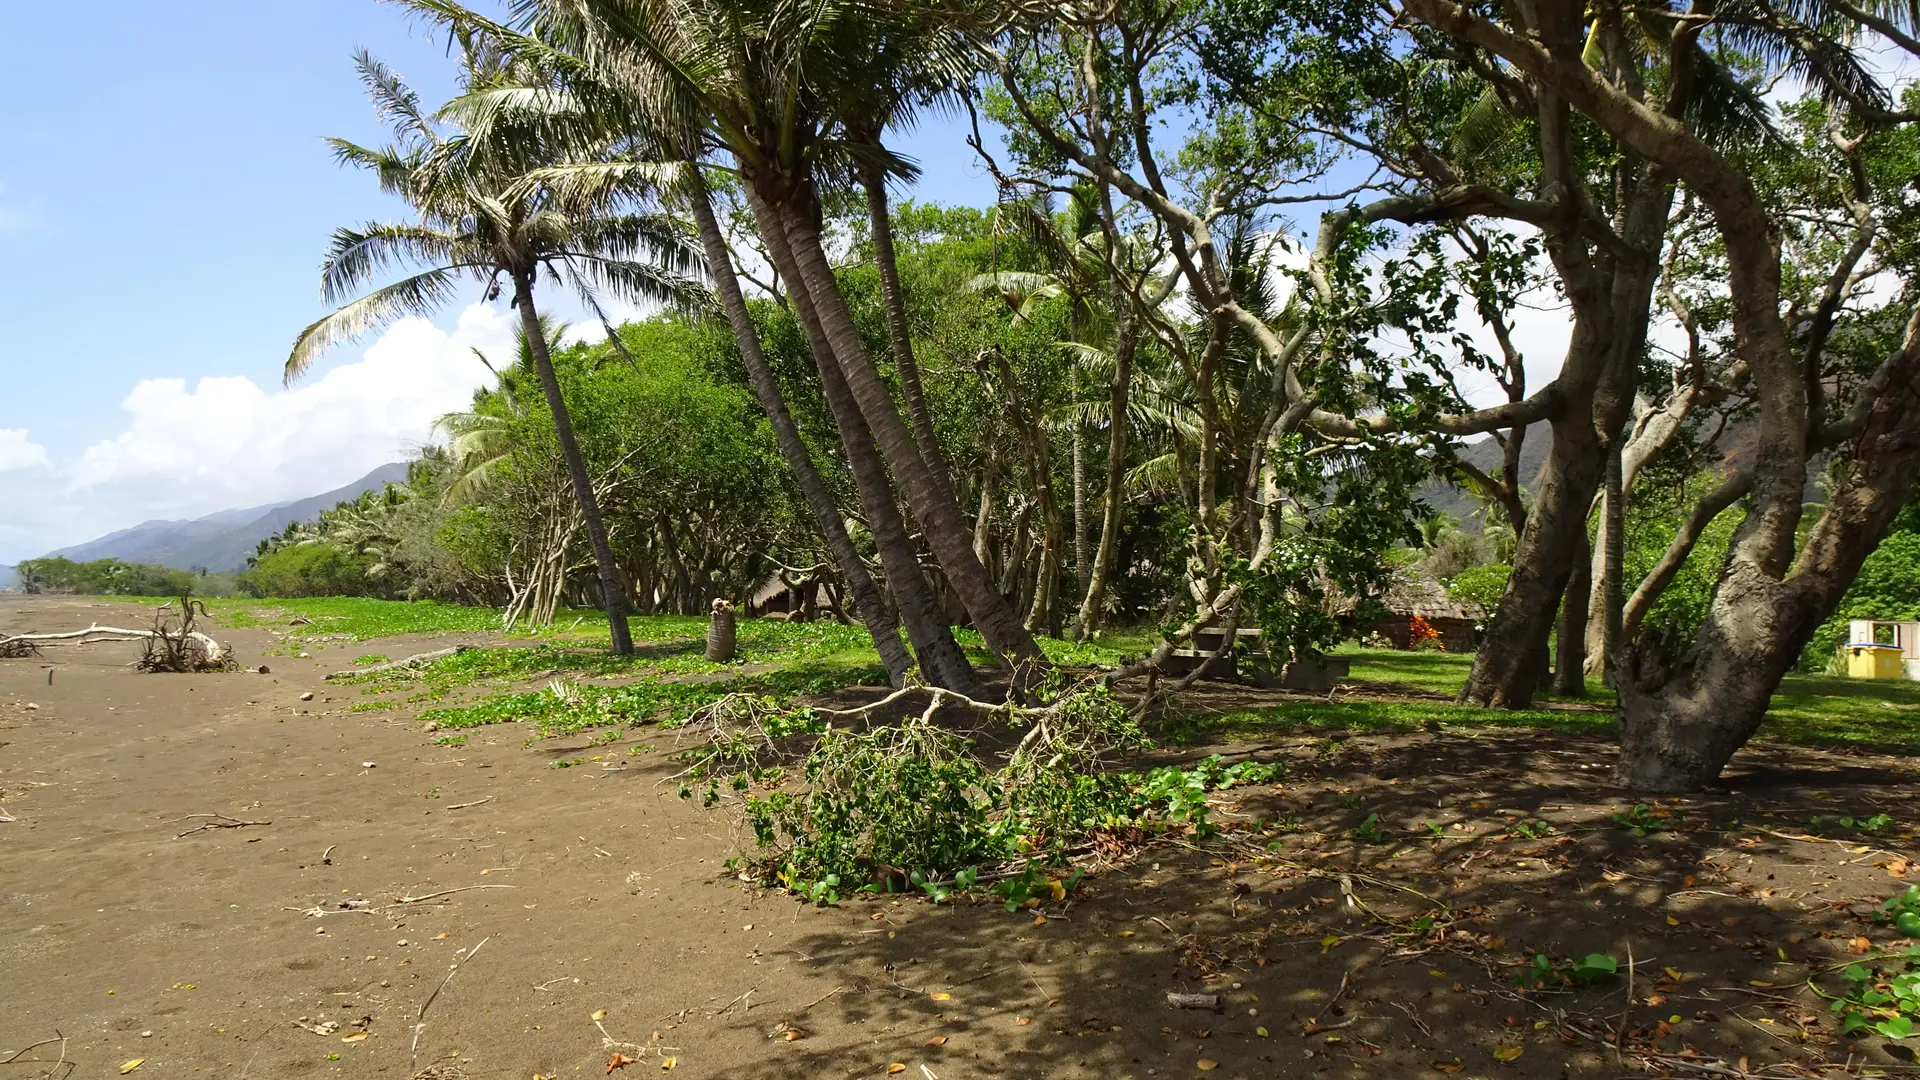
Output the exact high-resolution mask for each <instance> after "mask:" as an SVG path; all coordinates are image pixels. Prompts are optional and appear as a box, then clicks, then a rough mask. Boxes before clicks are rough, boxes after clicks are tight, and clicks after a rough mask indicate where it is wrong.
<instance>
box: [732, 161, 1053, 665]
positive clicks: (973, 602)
mask: <svg viewBox="0 0 1920 1080" xmlns="http://www.w3.org/2000/svg"><path fill="white" fill-rule="evenodd" d="M816 209H817V208H816V207H815V206H814V205H813V202H812V199H811V197H810V196H809V197H808V198H807V199H806V200H805V202H804V203H803V204H799V205H796V204H795V203H793V202H789V203H788V204H787V205H785V206H781V207H778V208H776V213H777V214H778V218H776V219H775V220H773V221H770V222H768V223H767V224H766V226H763V229H764V231H766V232H772V231H774V230H775V229H777V227H778V225H779V224H780V223H781V222H780V220H779V219H784V224H785V227H786V240H787V242H788V244H789V246H790V249H791V256H792V258H793V259H794V260H795V262H796V263H797V269H798V271H799V276H798V277H797V278H793V279H791V280H792V281H793V282H794V283H795V285H796V286H798V287H796V288H793V289H792V291H793V292H795V293H798V292H800V291H801V290H802V289H804V291H805V292H806V293H807V294H808V295H809V296H810V297H811V298H812V300H813V305H814V308H815V310H816V311H817V312H818V314H819V318H820V323H821V327H822V329H823V330H824V331H825V333H826V336H827V338H828V339H829V341H830V342H831V345H832V354H831V355H832V357H833V358H835V359H837V360H838V361H839V365H840V370H841V372H842V374H844V375H845V376H846V381H847V385H848V386H849V388H850V389H851V390H852V391H853V396H854V398H855V400H856V401H857V402H858V403H859V406H860V412H861V414H862V415H863V416H864V417H865V418H866V421H867V424H868V426H869V427H870V428H871V429H872V431H873V436H874V439H875V441H877V442H878V443H879V446H880V450H881V451H882V452H883V453H884V454H885V455H886V462H887V465H888V466H889V467H891V468H892V470H893V474H894V476H895V477H896V478H897V479H898V480H899V481H900V486H901V488H902V490H903V491H904V492H905V494H906V496H907V502H908V503H909V505H911V506H912V508H913V513H914V517H915V518H917V519H919V522H920V527H921V529H922V531H923V532H924V533H925V535H926V538H927V543H928V545H929V546H931V547H932V548H933V553H934V557H935V558H937V559H939V560H940V565H941V567H942V568H943V569H944V570H945V571H946V574H947V580H948V581H949V582H950V583H951V584H952V585H953V589H954V591H955V592H956V593H958V594H959V596H960V601H961V603H963V604H965V605H966V608H967V613H968V614H969V615H970V616H972V618H973V625H974V628H975V629H977V630H979V631H980V636H981V637H982V638H984V639H986V643H987V647H988V648H990V649H992V650H993V651H994V652H995V653H997V654H999V655H1000V656H1001V657H1003V658H1005V659H1006V660H1007V661H1008V662H1009V663H1011V664H1014V665H1023V664H1030V663H1032V664H1037V663H1041V662H1043V661H1044V659H1045V658H1044V657H1043V655H1042V654H1041V652H1040V646H1039V645H1038V644H1037V643H1036V642H1035V641H1034V639H1033V635H1032V634H1031V633H1029V632H1028V631H1027V629H1026V627H1025V626H1023V625H1021V622H1020V617H1019V616H1018V615H1017V614H1015V613H1014V611H1013V609H1012V608H1011V607H1009V606H1008V605H1007V602H1006V600H1005V599H1004V598H1003V597H1001V595H1000V594H999V593H998V592H997V591H995V589H994V587H993V582H992V581H990V580H988V578H987V572H986V569H985V568H984V567H982V566H981V565H980V560H979V559H977V558H975V557H974V554H973V546H972V544H971V542H970V539H969V537H968V536H967V527H966V522H965V521H964V520H963V519H962V517H961V514H960V507H959V504H958V503H956V502H955V501H954V499H953V494H952V491H951V490H950V489H948V488H947V487H946V486H944V485H942V484H941V483H940V482H939V481H938V480H937V479H936V478H935V477H934V475H933V473H932V472H931V471H930V470H928V468H927V465H926V462H925V461H924V460H922V459H921V457H920V454H919V452H918V450H917V448H916V447H915V446H914V442H913V436H912V434H911V433H910V432H908V430H907V425H906V423H905V422H904V421H902V420H901V419H900V410H899V408H898V407H897V406H896V405H895V404H894V401H893V395H892V393H891V392H889V391H888V389H887V385H886V383H885V382H883V381H881V379H880V373H879V372H878V371H877V370H876V369H875V368H874V366H873V361H872V359H871V358H870V357H868V355H867V349H866V345H865V343H864V342H862V341H861V339H860V331H859V328H858V327H857V326H855V325H854V322H853V316H852V315H851V314H850V313H849V312H848V310H847V305H846V299H845V297H843V296H842V295H841V293H840V285H839V282H838V281H837V280H835V279H834V276H833V267H832V266H831V265H830V264H829V263H828V262H827V256H826V251H825V249H824V248H823V247H822V246H821V241H820V227H819V225H818V223H817V222H816V221H815V220H814V213H815V210H816Z"/></svg>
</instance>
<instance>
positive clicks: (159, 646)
mask: <svg viewBox="0 0 1920 1080" xmlns="http://www.w3.org/2000/svg"><path fill="white" fill-rule="evenodd" d="M103 641H138V642H141V643H142V644H144V645H146V646H147V653H146V655H145V656H144V657H142V658H141V661H140V664H141V667H142V668H143V669H144V670H149V671H169V670H173V671H225V670H228V669H230V668H232V667H233V666H234V660H233V650H232V649H229V648H228V647H227V646H225V645H222V644H221V643H220V642H218V641H215V640H214V639H213V638H211V637H208V636H207V635H206V634H203V633H201V632H200V631H198V630H174V629H171V628H169V627H165V626H161V627H157V628H155V629H152V630H128V629H126V628H124V627H119V626H101V625H100V624H98V623H95V624H93V625H92V626H89V627H87V628H86V629H85V630H68V631H65V632H63V633H57V634H14V635H12V636H11V637H0V658H16V659H17V658H19V657H24V656H28V655H32V654H34V653H37V652H38V651H39V650H40V647H41V646H43V645H92V644H95V643H98V642H103ZM169 658H177V659H178V661H179V663H180V665H181V666H179V667H172V666H169V664H168V663H167V660H168V659H169Z"/></svg>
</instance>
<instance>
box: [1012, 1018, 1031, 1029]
mask: <svg viewBox="0 0 1920 1080" xmlns="http://www.w3.org/2000/svg"><path fill="white" fill-rule="evenodd" d="M1031 1023H1033V1018H1032V1017H1029V1016H1019V1017H1015V1018H1014V1021H1013V1026H1014V1027H1026V1026H1027V1025H1028V1024H1031Z"/></svg>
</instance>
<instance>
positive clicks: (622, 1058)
mask: <svg viewBox="0 0 1920 1080" xmlns="http://www.w3.org/2000/svg"><path fill="white" fill-rule="evenodd" d="M639 1062H640V1059H639V1058H632V1057H628V1056H627V1055H625V1054H623V1053H621V1052H620V1051H618V1050H615V1051H614V1052H613V1056H612V1057H610V1058H608V1059H607V1072H608V1074H609V1075H611V1074H612V1072H613V1070H615V1069H624V1068H626V1067H627V1066H629V1065H637V1064H639Z"/></svg>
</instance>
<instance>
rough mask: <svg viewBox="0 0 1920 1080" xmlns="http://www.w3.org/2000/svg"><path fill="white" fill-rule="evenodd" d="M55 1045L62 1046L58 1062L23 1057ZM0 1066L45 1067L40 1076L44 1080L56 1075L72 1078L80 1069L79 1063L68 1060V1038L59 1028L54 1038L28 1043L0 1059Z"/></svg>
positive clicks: (49, 1079) (55, 1031)
mask: <svg viewBox="0 0 1920 1080" xmlns="http://www.w3.org/2000/svg"><path fill="white" fill-rule="evenodd" d="M54 1043H59V1044H60V1057H59V1058H58V1059H57V1060H54V1061H51V1062H49V1061H46V1060H44V1059H42V1058H37V1057H35V1058H27V1057H22V1055H23V1054H26V1053H27V1052H28V1051H30V1050H38V1049H39V1048H41V1047H43V1046H52V1045H53V1044H54ZM0 1065H45V1066H46V1068H45V1069H42V1070H41V1072H40V1076H41V1077H42V1078H43V1080H53V1077H54V1075H55V1074H56V1073H58V1074H59V1075H60V1076H61V1077H63V1078H64V1077H68V1076H72V1075H73V1072H74V1070H75V1069H76V1068H78V1067H79V1062H76V1061H68V1060H67V1037H66V1035H64V1034H62V1033H61V1031H60V1029H59V1028H54V1029H53V1038H51V1039H41V1040H40V1041H39V1042H37V1043H28V1044H27V1045H25V1046H23V1047H21V1048H20V1049H18V1050H15V1051H14V1052H13V1053H11V1054H8V1055H7V1056H6V1057H3V1058H0Z"/></svg>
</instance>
